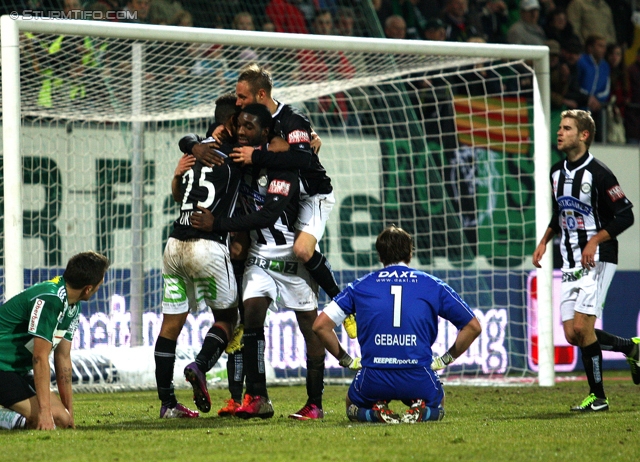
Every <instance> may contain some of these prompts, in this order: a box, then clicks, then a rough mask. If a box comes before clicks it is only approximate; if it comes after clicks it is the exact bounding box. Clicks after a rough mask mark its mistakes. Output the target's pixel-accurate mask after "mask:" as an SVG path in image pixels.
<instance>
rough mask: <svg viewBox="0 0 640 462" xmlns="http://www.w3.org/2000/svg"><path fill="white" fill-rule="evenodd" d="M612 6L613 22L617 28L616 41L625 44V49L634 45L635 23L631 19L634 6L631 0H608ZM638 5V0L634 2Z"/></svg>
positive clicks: (610, 6)
mask: <svg viewBox="0 0 640 462" xmlns="http://www.w3.org/2000/svg"><path fill="white" fill-rule="evenodd" d="M606 2H607V3H608V4H609V8H611V15H612V17H613V24H614V25H615V29H616V43H618V44H620V45H623V46H624V47H625V49H629V48H631V47H632V46H633V36H634V31H635V27H636V26H635V24H634V23H633V21H632V20H631V17H632V15H633V8H632V7H631V2H630V1H629V0H606ZM634 3H635V4H636V6H637V5H638V2H637V0H636V1H635V2H634Z"/></svg>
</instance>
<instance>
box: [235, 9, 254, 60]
mask: <svg viewBox="0 0 640 462" xmlns="http://www.w3.org/2000/svg"><path fill="white" fill-rule="evenodd" d="M231 27H232V28H233V29H236V30H248V31H253V30H256V28H255V26H254V24H253V16H252V15H251V13H249V12H248V11H241V12H240V13H238V14H236V15H235V16H234V17H233V21H232V22H231ZM238 59H239V60H240V61H244V62H251V61H257V60H258V59H259V56H258V54H257V53H256V52H255V51H254V50H253V49H252V48H250V47H247V48H243V50H242V51H241V52H240V53H239V55H238Z"/></svg>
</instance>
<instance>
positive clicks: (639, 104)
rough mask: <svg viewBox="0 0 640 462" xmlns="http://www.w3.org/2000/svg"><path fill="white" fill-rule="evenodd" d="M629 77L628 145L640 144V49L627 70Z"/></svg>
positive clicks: (625, 121) (626, 119)
mask: <svg viewBox="0 0 640 462" xmlns="http://www.w3.org/2000/svg"><path fill="white" fill-rule="evenodd" d="M627 75H628V77H629V103H628V104H627V110H626V111H625V117H624V126H625V133H626V135H627V144H635V145H636V146H637V145H638V144H640V48H638V52H637V53H636V60H635V61H634V62H633V64H631V65H630V66H629V68H628V69H627Z"/></svg>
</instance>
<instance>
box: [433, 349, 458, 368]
mask: <svg viewBox="0 0 640 462" xmlns="http://www.w3.org/2000/svg"><path fill="white" fill-rule="evenodd" d="M454 360H455V358H454V357H453V356H451V354H450V353H449V352H448V351H447V352H446V353H445V354H443V355H442V356H434V357H433V360H432V361H431V370H432V371H439V370H441V369H444V368H445V367H447V366H448V365H449V364H451V363H452V362H453V361H454Z"/></svg>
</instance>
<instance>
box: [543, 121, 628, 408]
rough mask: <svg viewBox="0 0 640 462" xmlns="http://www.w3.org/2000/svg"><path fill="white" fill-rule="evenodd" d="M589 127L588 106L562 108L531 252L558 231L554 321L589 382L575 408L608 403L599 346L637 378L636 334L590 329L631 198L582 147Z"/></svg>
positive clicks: (589, 138)
mask: <svg viewBox="0 0 640 462" xmlns="http://www.w3.org/2000/svg"><path fill="white" fill-rule="evenodd" d="M594 135H595V124H594V121H593V119H592V118H591V115H590V113H589V112H587V111H582V110H568V111H564V112H563V113H562V120H561V122H560V128H559V129H558V133H557V137H558V149H559V150H560V151H562V152H564V153H565V154H566V159H564V160H562V161H560V162H558V163H557V164H555V165H554V166H553V167H552V168H551V185H552V188H553V217H552V219H551V222H550V223H549V227H548V228H547V230H546V232H545V234H544V237H543V238H542V240H541V241H540V243H539V244H538V246H537V248H536V250H535V251H534V253H533V264H534V265H535V266H536V267H538V268H540V260H541V259H542V256H543V255H544V253H545V251H546V246H547V243H548V242H549V241H550V240H551V239H552V238H553V236H555V235H557V234H560V235H561V242H560V251H561V253H562V261H563V265H562V286H561V287H562V299H561V302H560V312H561V316H562V324H563V327H564V334H565V337H566V339H567V341H568V342H569V343H570V344H572V345H577V346H579V347H580V351H581V353H582V362H583V364H584V368H585V371H586V374H587V379H588V381H589V388H590V392H589V396H588V397H587V398H585V399H584V400H583V401H582V403H581V404H580V405H578V406H575V407H572V408H571V410H572V411H578V412H594V411H606V410H608V409H609V401H608V400H607V398H606V396H605V393H604V386H603V383H602V350H603V349H605V350H612V351H619V352H621V353H624V354H625V355H626V356H627V360H628V361H629V364H630V366H631V374H632V377H633V381H634V383H636V384H638V383H640V371H639V367H638V366H639V365H640V364H638V361H639V357H638V356H639V352H638V344H640V338H638V337H634V338H632V339H625V338H621V337H617V336H614V335H611V334H609V333H608V332H604V331H602V330H599V329H595V322H596V319H597V318H600V317H601V316H602V311H603V308H604V301H605V297H606V294H607V290H608V289H609V285H610V283H611V280H612V279H613V275H614V274H615V271H616V266H617V263H618V241H617V240H616V236H618V235H619V234H620V233H622V232H623V231H624V230H625V229H627V228H629V227H630V226H631V225H632V224H633V212H632V210H631V209H632V207H633V205H632V204H631V202H630V201H629V199H627V197H626V196H625V194H624V192H623V191H622V188H621V187H620V185H619V183H618V180H617V178H616V177H615V175H614V174H613V173H612V172H611V170H609V168H608V167H607V166H606V165H605V164H603V163H602V162H601V161H599V160H597V159H596V158H594V157H593V155H592V154H591V153H590V152H589V147H590V145H591V142H592V141H593V138H594Z"/></svg>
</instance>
